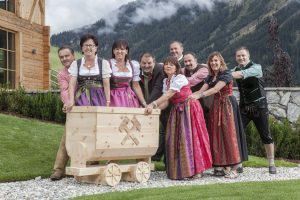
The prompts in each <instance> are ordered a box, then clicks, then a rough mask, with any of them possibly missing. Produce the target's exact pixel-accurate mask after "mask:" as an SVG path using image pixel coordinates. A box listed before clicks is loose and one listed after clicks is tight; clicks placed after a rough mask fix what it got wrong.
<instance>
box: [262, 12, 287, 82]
mask: <svg viewBox="0 0 300 200" xmlns="http://www.w3.org/2000/svg"><path fill="white" fill-rule="evenodd" d="M278 28H279V25H278V22H277V19H276V17H274V16H272V17H271V18H270V22H269V26H268V33H269V41H268V45H269V46H270V48H271V49H272V51H273V62H274V63H273V68H272V69H271V70H270V71H269V72H268V74H266V82H267V85H270V86H271V85H272V86H276V87H291V86H292V67H293V64H292V61H291V58H290V56H289V54H288V53H287V52H285V51H283V49H282V48H281V46H280V39H279V36H278V34H279V31H278Z"/></svg>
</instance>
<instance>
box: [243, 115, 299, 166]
mask: <svg viewBox="0 0 300 200" xmlns="http://www.w3.org/2000/svg"><path fill="white" fill-rule="evenodd" d="M269 124H270V132H271V134H272V136H273V138H274V141H275V157H276V158H286V159H296V160H299V159H300V126H299V125H298V124H297V123H296V124H295V125H292V124H290V123H289V122H288V120H287V119H284V120H282V121H279V120H276V119H274V118H273V117H270V119H269ZM293 127H294V128H293ZM246 137H247V146H248V153H249V154H251V155H256V156H265V149H264V146H263V144H262V142H261V139H260V137H259V134H258V132H257V130H256V128H255V126H254V124H253V123H250V124H249V125H248V127H247V129H246Z"/></svg>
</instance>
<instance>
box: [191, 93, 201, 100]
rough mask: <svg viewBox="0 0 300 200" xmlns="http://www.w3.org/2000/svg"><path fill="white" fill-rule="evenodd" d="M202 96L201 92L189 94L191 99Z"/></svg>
mask: <svg viewBox="0 0 300 200" xmlns="http://www.w3.org/2000/svg"><path fill="white" fill-rule="evenodd" d="M200 97H201V93H198V92H194V93H193V94H191V95H190V96H189V99H200Z"/></svg>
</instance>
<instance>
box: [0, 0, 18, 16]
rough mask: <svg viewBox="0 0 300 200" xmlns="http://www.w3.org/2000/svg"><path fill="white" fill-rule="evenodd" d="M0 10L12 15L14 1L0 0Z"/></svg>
mask: <svg viewBox="0 0 300 200" xmlns="http://www.w3.org/2000/svg"><path fill="white" fill-rule="evenodd" d="M0 8H1V9H4V10H8V11H10V12H13V13H14V12H15V0H0Z"/></svg>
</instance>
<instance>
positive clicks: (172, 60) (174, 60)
mask: <svg viewBox="0 0 300 200" xmlns="http://www.w3.org/2000/svg"><path fill="white" fill-rule="evenodd" d="M163 63H164V67H165V64H167V63H171V64H173V65H175V66H176V72H175V74H176V75H177V74H181V66H180V63H179V62H178V60H177V58H176V57H175V56H168V57H167V58H166V59H165V60H164V62H163ZM164 74H165V76H167V75H166V73H165V69H164Z"/></svg>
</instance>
